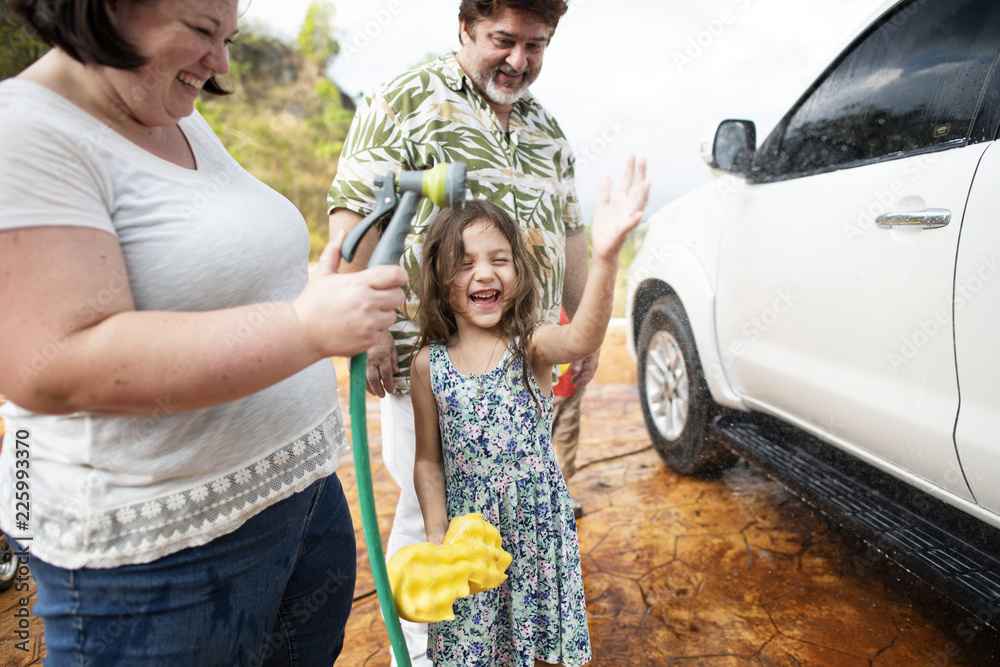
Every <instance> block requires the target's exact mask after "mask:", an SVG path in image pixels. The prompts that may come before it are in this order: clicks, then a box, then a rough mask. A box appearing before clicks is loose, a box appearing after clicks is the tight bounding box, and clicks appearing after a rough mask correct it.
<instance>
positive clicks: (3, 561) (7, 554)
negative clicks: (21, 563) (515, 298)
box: [0, 535, 17, 591]
mask: <svg viewBox="0 0 1000 667" xmlns="http://www.w3.org/2000/svg"><path fill="white" fill-rule="evenodd" d="M16 574H17V558H15V557H14V550H13V549H11V548H10V543H9V542H8V541H7V538H6V537H5V536H3V535H0V591H5V590H7V589H8V588H10V587H11V586H13V585H14V576H15V575H16Z"/></svg>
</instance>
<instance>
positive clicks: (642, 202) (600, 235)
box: [590, 155, 649, 261]
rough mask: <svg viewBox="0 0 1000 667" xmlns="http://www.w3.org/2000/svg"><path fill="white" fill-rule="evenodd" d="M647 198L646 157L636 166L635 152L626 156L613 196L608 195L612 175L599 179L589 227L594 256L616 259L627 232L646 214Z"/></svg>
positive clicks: (608, 259)
mask: <svg viewBox="0 0 1000 667" xmlns="http://www.w3.org/2000/svg"><path fill="white" fill-rule="evenodd" d="M648 200H649V181H648V180H646V160H645V159H641V160H639V163H638V166H637V165H636V159H635V155H631V156H629V159H628V163H627V164H626V165H625V177H624V179H623V180H622V184H621V186H620V187H619V188H618V192H616V193H615V196H614V197H612V196H611V177H610V176H605V177H604V178H603V179H601V186H600V189H599V190H598V194H597V207H596V208H595V209H594V221H593V224H592V225H591V227H590V240H591V244H592V247H593V251H594V257H598V258H600V259H602V260H607V261H615V260H617V258H618V253H620V252H621V249H622V246H623V245H624V244H625V238H626V237H627V236H628V234H629V232H631V231H632V230H633V229H635V228H636V225H638V224H639V222H640V221H641V220H642V216H643V214H644V213H645V207H646V202H647V201H648Z"/></svg>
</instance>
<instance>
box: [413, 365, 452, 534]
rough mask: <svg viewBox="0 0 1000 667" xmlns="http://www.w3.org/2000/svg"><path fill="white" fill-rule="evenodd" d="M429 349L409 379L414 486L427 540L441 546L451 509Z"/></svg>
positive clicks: (415, 366)
mask: <svg viewBox="0 0 1000 667" xmlns="http://www.w3.org/2000/svg"><path fill="white" fill-rule="evenodd" d="M430 352H431V351H430V348H429V347H425V348H422V349H421V350H420V351H419V352H418V353H417V356H416V357H415V358H414V360H413V366H411V371H410V373H411V375H410V380H411V382H410V398H411V400H412V401H413V424H414V430H415V431H416V436H417V452H416V458H415V459H414V462H413V486H414V488H415V489H416V491H417V500H419V501H420V511H421V513H422V514H423V516H424V530H425V531H426V532H427V540H428V541H429V542H433V543H434V544H441V541H442V540H443V539H444V535H445V533H446V532H447V531H448V506H447V501H446V499H445V484H444V454H443V453H442V451H441V431H440V427H439V426H438V409H437V403H435V402H434V392H433V391H432V390H431V365H430V358H431V354H430Z"/></svg>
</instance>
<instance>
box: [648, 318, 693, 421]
mask: <svg viewBox="0 0 1000 667" xmlns="http://www.w3.org/2000/svg"><path fill="white" fill-rule="evenodd" d="M688 390H689V381H688V373H687V364H685V363H684V355H683V354H682V353H681V347H680V345H679V344H678V343H677V339H676V338H674V337H673V336H672V335H670V333H668V332H666V331H657V332H656V333H655V334H653V337H652V339H651V340H650V341H649V349H648V351H647V353H646V404H647V405H648V406H649V413H650V415H652V417H653V423H654V424H655V425H656V430H657V431H659V432H660V435H662V436H663V437H664V438H665V439H666V440H676V439H677V438H678V437H679V436H680V434H681V433H682V432H683V431H684V427H685V426H686V425H687V418H688V407H689V402H688Z"/></svg>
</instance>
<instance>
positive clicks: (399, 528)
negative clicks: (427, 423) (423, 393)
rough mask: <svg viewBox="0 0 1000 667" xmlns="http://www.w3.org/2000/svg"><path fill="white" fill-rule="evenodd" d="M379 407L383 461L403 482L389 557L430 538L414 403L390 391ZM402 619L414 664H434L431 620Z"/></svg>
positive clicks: (399, 482) (417, 666)
mask: <svg viewBox="0 0 1000 667" xmlns="http://www.w3.org/2000/svg"><path fill="white" fill-rule="evenodd" d="M379 408H380V410H381V413H382V419H381V421H382V461H383V463H385V467H386V470H388V471H389V474H390V475H392V478H393V480H395V482H396V484H397V485H399V503H397V505H396V515H395V517H393V520H392V530H391V531H390V533H389V540H388V542H387V543H386V546H385V558H386V560H388V559H389V558H391V557H392V555H393V554H394V553H396V552H397V551H399V549H400V548H402V547H405V546H406V545H407V544H417V543H418V542H426V541H427V534H426V533H425V532H424V517H423V514H421V513H420V503H419V501H417V492H416V490H415V489H414V488H413V460H414V458H415V455H416V449H417V441H416V431H415V430H414V426H413V403H412V401H411V400H410V396H409V395H408V394H407V395H402V394H386V396H385V398H383V399H382V400H381V401H379ZM399 623H400V625H401V626H402V628H403V637H404V638H405V639H406V648H407V650H408V651H409V653H410V662H411V663H412V665H413V667H432V665H431V661H430V660H429V659H428V658H427V624H426V623H410V622H409V621H404V620H402V619H400V621H399ZM396 664H397V663H396V657H395V656H393V658H392V667H396Z"/></svg>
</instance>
